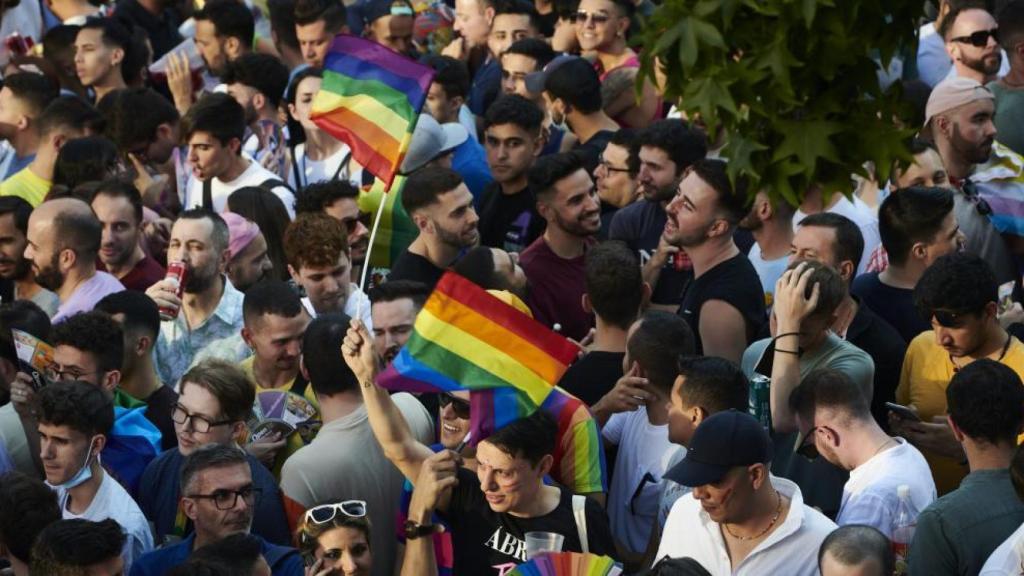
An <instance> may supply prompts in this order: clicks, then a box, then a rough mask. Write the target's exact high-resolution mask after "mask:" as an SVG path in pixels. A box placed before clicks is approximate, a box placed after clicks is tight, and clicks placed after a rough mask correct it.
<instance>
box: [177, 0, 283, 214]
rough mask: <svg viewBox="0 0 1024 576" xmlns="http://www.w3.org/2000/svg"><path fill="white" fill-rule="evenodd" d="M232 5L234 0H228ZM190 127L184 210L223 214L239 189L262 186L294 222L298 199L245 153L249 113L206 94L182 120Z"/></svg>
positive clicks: (222, 97) (225, 99) (222, 96)
mask: <svg viewBox="0 0 1024 576" xmlns="http://www.w3.org/2000/svg"><path fill="white" fill-rule="evenodd" d="M227 1H228V2H232V3H233V2H234V0H227ZM183 122H184V123H185V125H186V126H188V131H187V133H186V134H185V141H186V142H188V158H189V162H191V164H192V174H193V176H194V178H192V179H191V181H189V184H188V188H187V190H179V191H178V195H179V196H180V197H181V198H182V206H184V207H185V208H198V207H203V208H205V209H207V210H212V211H215V212H223V211H224V209H225V205H226V204H227V199H228V196H230V195H231V193H232V192H234V191H235V190H238V189H239V188H244V187H246V186H259V187H261V188H266V189H267V190H270V191H271V192H273V193H274V195H275V196H277V197H278V198H280V199H281V202H283V203H284V207H285V210H287V211H288V216H289V218H294V217H295V194H293V193H292V190H291V189H290V188H288V186H287V185H285V183H284V182H282V181H281V180H279V179H278V177H277V176H276V175H275V174H274V173H273V172H270V171H269V170H267V169H266V168H264V167H263V166H260V163H259V162H256V161H255V160H250V159H248V158H246V157H245V156H244V155H243V154H242V139H243V138H244V137H245V110H244V109H243V108H242V106H241V105H240V104H238V102H236V101H235V100H234V99H233V98H232V97H230V96H228V95H227V94H207V95H206V96H204V97H203V98H202V99H201V100H200V101H199V102H197V103H196V104H195V105H194V106H192V108H190V109H189V111H188V114H187V115H186V116H185V118H184V119H183Z"/></svg>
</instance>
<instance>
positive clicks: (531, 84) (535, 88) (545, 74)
mask: <svg viewBox="0 0 1024 576" xmlns="http://www.w3.org/2000/svg"><path fill="white" fill-rule="evenodd" d="M567 64H568V65H570V66H580V65H585V66H588V67H590V68H591V69H593V64H591V63H589V62H587V61H586V60H584V59H583V58H580V57H579V56H573V55H572V54H560V55H558V56H555V59H554V60H552V61H551V62H548V64H547V66H545V67H544V68H543V69H542V70H539V71H537V72H531V73H529V74H527V75H526V77H525V78H523V82H524V83H525V84H526V89H527V90H529V91H530V92H532V93H533V94H540V93H541V92H544V90H547V89H548V85H547V84H548V79H549V78H551V77H553V76H554V74H555V72H557V71H558V69H559V68H561V67H562V66H565V65H567ZM594 76H595V77H596V76H597V73H596V72H595V73H594ZM598 89H600V83H598Z"/></svg>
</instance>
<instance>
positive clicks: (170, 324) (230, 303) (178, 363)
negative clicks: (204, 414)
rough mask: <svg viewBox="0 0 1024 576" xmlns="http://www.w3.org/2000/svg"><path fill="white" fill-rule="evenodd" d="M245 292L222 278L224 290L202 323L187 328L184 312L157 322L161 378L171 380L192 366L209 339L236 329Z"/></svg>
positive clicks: (215, 338) (238, 324) (221, 336)
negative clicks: (211, 311)
mask: <svg viewBox="0 0 1024 576" xmlns="http://www.w3.org/2000/svg"><path fill="white" fill-rule="evenodd" d="M243 297H244V295H243V294H242V293H241V292H239V291H238V290H236V289H235V287H234V286H232V285H231V282H230V281H229V280H228V279H227V278H224V293H223V294H222V295H221V297H220V302H219V303H218V304H217V308H216V309H215V310H214V311H213V314H211V315H210V317H209V318H207V319H206V321H205V322H203V323H202V324H201V325H199V326H197V327H195V328H191V329H190V328H189V326H188V322H187V321H186V320H185V314H184V313H179V314H178V317H177V318H175V319H174V320H165V321H163V322H161V323H160V336H159V338H157V341H156V369H157V372H159V373H160V379H161V380H162V381H164V382H174V383H175V384H176V383H177V382H178V380H179V379H181V377H182V375H184V374H185V372H187V371H188V369H189V368H190V367H191V366H192V364H193V361H194V359H195V357H196V354H197V353H198V352H199V351H200V350H202V349H204V348H206V347H207V346H208V345H209V344H210V343H211V342H214V341H215V340H219V339H221V338H226V337H227V336H230V335H232V334H236V333H238V332H239V331H240V330H241V329H242V299H243Z"/></svg>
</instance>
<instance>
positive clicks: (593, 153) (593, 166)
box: [572, 130, 615, 174]
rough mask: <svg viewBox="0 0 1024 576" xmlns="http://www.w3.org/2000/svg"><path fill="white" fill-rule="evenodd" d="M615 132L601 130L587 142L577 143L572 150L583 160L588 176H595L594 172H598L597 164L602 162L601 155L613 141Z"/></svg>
mask: <svg viewBox="0 0 1024 576" xmlns="http://www.w3.org/2000/svg"><path fill="white" fill-rule="evenodd" d="M614 135H615V132H613V131H611V130H601V131H600V132H597V133H596V134H594V135H593V136H591V137H590V140H587V141H586V142H577V143H576V145H575V146H573V148H572V150H573V152H575V153H576V154H579V156H580V158H582V159H583V167H584V168H586V169H587V174H593V173H594V170H597V164H598V162H600V160H601V154H603V153H604V148H605V146H607V145H608V142H610V141H611V139H612V136H614Z"/></svg>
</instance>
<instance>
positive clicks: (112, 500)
mask: <svg viewBox="0 0 1024 576" xmlns="http://www.w3.org/2000/svg"><path fill="white" fill-rule="evenodd" d="M57 500H58V501H59V502H60V509H61V511H62V513H63V517H64V519H65V520H69V519H74V518H82V519H84V520H91V521H93V522H99V521H100V520H106V519H107V518H110V519H112V520H114V521H116V522H117V523H118V524H120V525H121V528H122V529H123V530H124V533H125V536H126V538H125V542H124V549H123V550H122V551H121V557H123V558H124V573H125V574H127V573H128V572H130V571H131V564H132V562H133V561H134V560H135V559H136V558H138V557H139V556H142V555H143V554H145V553H146V552H149V551H150V550H152V549H153V533H152V532H150V530H149V523H148V522H146V517H145V516H144V515H143V514H142V510H140V509H139V505H138V504H136V503H135V500H132V497H131V496H129V495H128V492H127V491H125V489H124V488H122V487H121V485H120V484H118V483H117V480H114V477H113V476H111V475H110V474H107V473H106V472H103V481H102V482H100V489H99V490H97V491H96V496H95V497H93V499H92V503H90V504H89V507H88V508H86V509H85V512H83V513H81V514H72V513H71V511H69V510H68V493H67V491H66V490H64V489H63V488H58V489H57Z"/></svg>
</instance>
